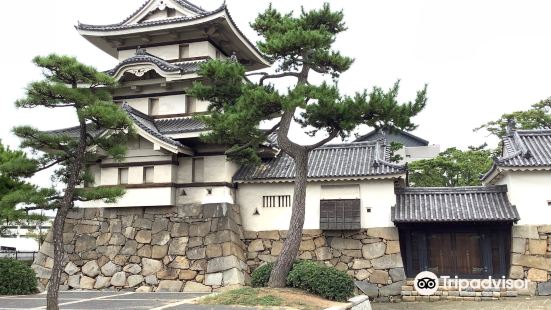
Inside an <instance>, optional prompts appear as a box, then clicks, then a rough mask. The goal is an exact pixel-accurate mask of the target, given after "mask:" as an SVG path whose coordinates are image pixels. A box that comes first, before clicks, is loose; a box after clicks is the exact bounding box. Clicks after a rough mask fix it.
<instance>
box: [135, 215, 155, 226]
mask: <svg viewBox="0 0 551 310" xmlns="http://www.w3.org/2000/svg"><path fill="white" fill-rule="evenodd" d="M133 226H134V227H136V228H141V229H151V227H152V226H153V222H152V221H151V220H150V219H146V218H140V217H138V218H136V219H135V220H134V224H133Z"/></svg>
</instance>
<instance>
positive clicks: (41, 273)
mask: <svg viewBox="0 0 551 310" xmlns="http://www.w3.org/2000/svg"><path fill="white" fill-rule="evenodd" d="M32 269H33V270H34V272H35V273H36V276H37V277H38V278H40V279H49V278H50V277H51V276H52V269H50V268H45V267H42V266H39V265H32Z"/></svg>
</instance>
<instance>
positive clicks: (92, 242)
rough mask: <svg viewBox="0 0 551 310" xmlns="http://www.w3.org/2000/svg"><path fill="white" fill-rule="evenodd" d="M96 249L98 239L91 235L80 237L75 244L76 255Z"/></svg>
mask: <svg viewBox="0 0 551 310" xmlns="http://www.w3.org/2000/svg"><path fill="white" fill-rule="evenodd" d="M44 244H46V243H44ZM44 244H43V245H44ZM95 247H96V238H94V237H92V236H90V235H82V236H80V237H78V238H77V241H76V242H75V252H76V253H81V252H85V251H88V250H91V249H94V248H95ZM42 253H44V252H42ZM45 254H46V253H45ZM48 256H49V255H48Z"/></svg>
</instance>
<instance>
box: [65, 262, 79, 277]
mask: <svg viewBox="0 0 551 310" xmlns="http://www.w3.org/2000/svg"><path fill="white" fill-rule="evenodd" d="M64 270H65V272H66V273H67V274H68V275H70V276H72V275H74V274H75V273H77V272H79V270H80V268H78V267H77V265H75V264H74V263H73V262H68V263H67V265H66V266H65V269H64Z"/></svg>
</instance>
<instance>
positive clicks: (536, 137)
mask: <svg viewBox="0 0 551 310" xmlns="http://www.w3.org/2000/svg"><path fill="white" fill-rule="evenodd" d="M499 167H511V168H538V167H551V130H514V131H511V132H510V133H509V134H508V135H507V136H506V137H504V138H503V156H501V157H499V158H497V159H496V160H495V161H494V165H493V166H492V168H491V169H490V171H488V172H487V173H486V174H485V175H484V176H483V177H482V179H486V178H487V177H488V176H490V174H492V172H493V171H495V170H496V169H497V168H499Z"/></svg>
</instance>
